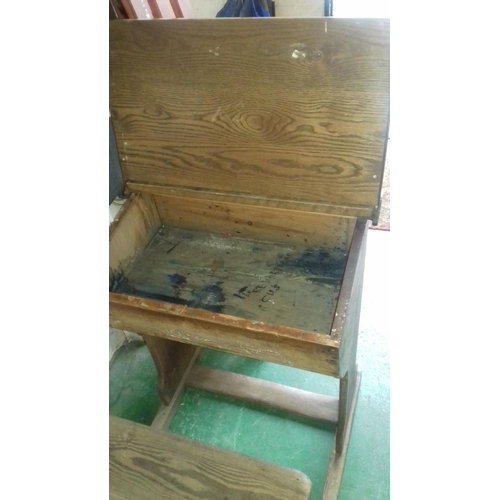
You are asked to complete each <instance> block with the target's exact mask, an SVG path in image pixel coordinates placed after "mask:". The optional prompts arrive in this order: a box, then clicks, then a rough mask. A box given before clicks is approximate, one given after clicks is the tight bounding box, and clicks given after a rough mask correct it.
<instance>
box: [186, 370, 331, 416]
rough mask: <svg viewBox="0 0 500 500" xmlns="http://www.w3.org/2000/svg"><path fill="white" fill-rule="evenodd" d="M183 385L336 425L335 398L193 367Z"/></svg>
mask: <svg viewBox="0 0 500 500" xmlns="http://www.w3.org/2000/svg"><path fill="white" fill-rule="evenodd" d="M186 385H188V386H189V387H194V388H196V389H203V390H205V391H209V392H213V393H216V394H222V395H224V396H228V397H233V398H236V399H239V400H242V401H246V402H249V403H255V404H258V405H261V406H265V407H267V408H274V409H276V410H281V411H286V412H289V413H293V414H295V415H300V416H302V417H307V418H312V419H314V420H321V421H323V422H330V423H336V422H337V419H338V398H334V397H332V396H325V395H323V394H315V393H313V392H309V391H304V390H301V389H296V388H294V387H289V386H286V385H282V384H277V383H275V382H268V381H267V380H261V379H258V378H254V377H247V376H246V375H240V374H238V373H231V372H227V371H224V370H215V369H213V368H207V367H205V366H195V367H193V369H192V370H191V372H190V373H189V375H188V377H187V380H186Z"/></svg>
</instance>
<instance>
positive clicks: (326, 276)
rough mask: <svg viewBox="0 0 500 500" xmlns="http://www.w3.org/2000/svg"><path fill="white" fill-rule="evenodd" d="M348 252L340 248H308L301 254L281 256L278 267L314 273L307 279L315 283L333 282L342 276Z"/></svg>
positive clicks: (308, 273)
mask: <svg viewBox="0 0 500 500" xmlns="http://www.w3.org/2000/svg"><path fill="white" fill-rule="evenodd" d="M345 263H346V254H345V252H344V251H343V250H341V249H339V248H329V249H326V248H308V249H307V250H305V251H303V252H302V253H300V254H299V255H296V254H295V255H294V254H289V255H285V256H279V257H278V259H277V267H278V268H281V269H282V270H284V271H288V272H292V273H298V274H305V275H312V276H311V277H308V278H307V279H308V280H309V281H312V282H315V283H331V280H332V279H340V278H342V274H343V272H344V267H345Z"/></svg>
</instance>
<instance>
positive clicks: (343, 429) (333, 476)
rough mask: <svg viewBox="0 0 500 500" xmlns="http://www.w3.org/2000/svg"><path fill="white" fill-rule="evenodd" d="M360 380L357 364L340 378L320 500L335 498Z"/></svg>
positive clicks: (342, 468) (334, 499) (332, 499)
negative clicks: (332, 436)
mask: <svg viewBox="0 0 500 500" xmlns="http://www.w3.org/2000/svg"><path fill="white" fill-rule="evenodd" d="M360 381H361V372H360V371H359V370H358V367H357V365H353V366H352V368H351V369H350V370H349V371H348V372H347V373H346V374H345V376H344V377H343V378H341V379H340V392H339V419H338V422H337V430H336V431H335V442H334V445H333V450H332V455H331V457H330V463H329V465H328V472H327V475H326V480H325V485H324V487H323V496H322V500H336V499H337V496H338V493H339V489H340V482H341V480H342V473H343V471H344V464H345V459H346V455H347V445H348V443H349V436H350V433H351V427H352V421H353V417H354V409H355V407H356V399H357V397H358V390H359V384H360Z"/></svg>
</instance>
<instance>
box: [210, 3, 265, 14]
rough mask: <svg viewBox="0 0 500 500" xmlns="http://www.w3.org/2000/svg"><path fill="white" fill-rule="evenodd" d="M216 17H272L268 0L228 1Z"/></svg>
mask: <svg viewBox="0 0 500 500" xmlns="http://www.w3.org/2000/svg"><path fill="white" fill-rule="evenodd" d="M216 17H270V14H269V11H268V8H267V0H264V1H262V0H227V2H226V3H225V4H224V7H222V9H221V10H220V11H219V12H218V13H217V16H216Z"/></svg>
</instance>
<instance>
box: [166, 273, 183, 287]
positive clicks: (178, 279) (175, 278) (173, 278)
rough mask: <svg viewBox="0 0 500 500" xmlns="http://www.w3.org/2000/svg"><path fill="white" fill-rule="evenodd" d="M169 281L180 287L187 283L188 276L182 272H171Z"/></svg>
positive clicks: (168, 277) (172, 284)
mask: <svg viewBox="0 0 500 500" xmlns="http://www.w3.org/2000/svg"><path fill="white" fill-rule="evenodd" d="M167 283H168V284H169V285H170V286H172V287H180V286H182V285H184V283H186V278H185V277H184V276H182V275H180V274H177V273H175V274H169V275H168V276H167Z"/></svg>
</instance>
